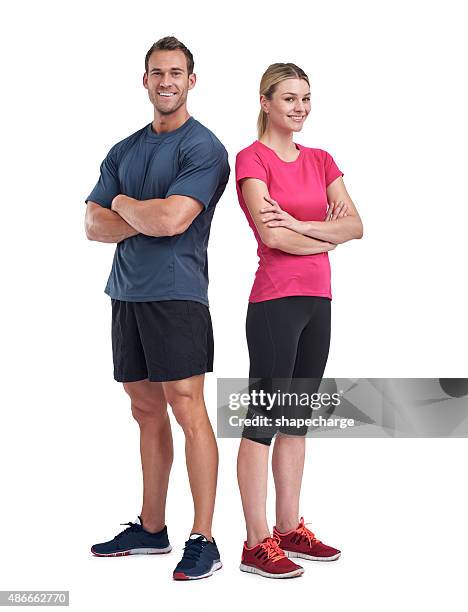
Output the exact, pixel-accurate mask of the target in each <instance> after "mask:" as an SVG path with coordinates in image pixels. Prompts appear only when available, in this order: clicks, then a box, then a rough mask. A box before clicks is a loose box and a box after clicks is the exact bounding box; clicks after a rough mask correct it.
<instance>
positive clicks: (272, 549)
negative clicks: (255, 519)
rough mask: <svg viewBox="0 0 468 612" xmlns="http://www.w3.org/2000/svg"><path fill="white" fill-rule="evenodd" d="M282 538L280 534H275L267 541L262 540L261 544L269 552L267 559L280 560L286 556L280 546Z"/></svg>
mask: <svg viewBox="0 0 468 612" xmlns="http://www.w3.org/2000/svg"><path fill="white" fill-rule="evenodd" d="M279 542H280V539H279V538H278V536H273V537H271V538H268V540H267V541H266V542H262V543H261V544H260V546H261V547H262V548H263V550H264V551H265V552H266V554H267V559H271V560H272V561H273V562H276V561H279V560H280V559H284V557H285V556H286V555H285V554H284V552H283V551H282V550H281V548H280V547H279Z"/></svg>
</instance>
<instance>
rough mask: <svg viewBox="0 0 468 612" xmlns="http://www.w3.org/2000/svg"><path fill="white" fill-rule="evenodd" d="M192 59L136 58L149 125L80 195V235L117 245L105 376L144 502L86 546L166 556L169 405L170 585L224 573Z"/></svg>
mask: <svg viewBox="0 0 468 612" xmlns="http://www.w3.org/2000/svg"><path fill="white" fill-rule="evenodd" d="M193 66H194V64H193V56H192V54H191V53H190V51H189V50H188V49H187V47H185V45H183V44H182V43H181V42H180V41H178V40H177V39H176V38H174V37H165V38H162V39H161V40H159V41H158V42H156V43H155V44H154V45H153V46H152V47H151V49H150V50H149V51H148V53H147V55H146V58H145V74H144V76H143V85H144V87H145V88H146V89H147V90H148V96H149V98H150V100H151V102H152V104H153V106H154V119H153V122H152V123H151V124H149V125H147V126H146V127H144V128H143V129H142V130H139V131H138V132H136V133H135V134H132V135H131V136H129V137H128V138H126V139H125V140H123V141H122V142H119V143H118V144H116V145H115V146H113V147H112V148H111V150H110V151H109V153H108V155H107V157H106V158H105V160H104V161H103V163H102V165H101V175H100V178H99V181H98V183H97V184H96V186H95V187H94V189H93V190H92V192H91V193H90V195H89V196H88V198H87V199H86V202H87V211H86V221H85V226H86V235H87V237H88V238H89V239H90V240H97V241H99V242H115V243H117V248H116V251H115V256H114V262H113V265H112V271H111V274H110V277H109V280H108V283H107V287H106V290H105V291H106V293H107V294H108V295H109V296H110V297H111V298H112V350H113V358H114V378H115V379H116V380H117V381H119V382H122V383H123V387H124V389H125V391H126V392H127V394H128V395H129V396H130V400H131V408H132V414H133V417H134V418H135V419H136V421H137V422H138V425H139V427H140V451H141V462H142V469H143V506H142V510H141V514H140V516H139V517H138V518H139V522H136V523H127V524H128V528H127V529H125V530H124V531H122V532H121V533H119V534H118V535H117V536H116V537H115V538H114V539H113V540H111V541H109V542H104V543H101V544H95V545H94V546H93V547H92V549H91V551H92V552H93V554H95V555H98V556H120V555H128V554H138V553H143V554H155V553H167V552H170V550H171V546H170V544H169V540H168V535H167V528H166V521H165V505H166V493H167V486H168V481H169V472H170V469H171V465H172V458H173V447H172V435H171V426H170V422H169V417H168V414H167V404H170V406H171V408H172V411H173V413H174V416H175V418H176V420H177V422H178V423H179V425H180V426H181V427H182V429H183V431H184V434H185V441H186V444H185V452H186V462H187V469H188V475H189V481H190V488H191V491H192V496H193V502H194V510H195V513H194V523H193V528H192V531H191V535H190V537H189V539H188V540H187V542H186V544H185V549H184V554H183V557H182V560H181V561H180V563H179V564H178V565H177V567H176V568H175V570H174V578H175V579H176V580H188V579H197V578H204V577H206V576H210V575H212V573H213V571H214V570H217V569H219V568H221V560H220V556H219V552H218V549H217V546H216V543H215V541H214V539H213V538H212V535H211V525H212V517H213V510H214V501H215V492H216V478H217V470H218V451H217V446H216V440H215V437H214V435H213V430H212V428H211V425H210V421H209V418H208V415H207V412H206V407H205V403H204V399H203V383H204V374H205V372H211V371H212V362H213V337H212V328H211V319H210V313H209V310H208V300H207V288H208V266H207V256H206V248H207V243H208V237H209V232H210V224H211V220H212V217H213V213H214V210H215V206H216V203H217V202H218V200H219V198H220V197H221V195H222V193H223V191H224V189H225V187H226V183H227V181H228V178H229V164H228V159H227V153H226V150H225V148H224V147H223V145H222V144H221V143H220V141H219V140H218V139H217V138H216V137H215V136H214V134H212V132H210V131H209V130H208V129H207V128H205V127H204V126H203V125H201V124H200V123H199V122H198V121H196V120H195V119H194V118H193V117H191V116H190V115H189V113H188V111H187V94H188V91H189V90H190V89H192V88H193V87H194V86H195V82H196V76H195V74H194V72H193Z"/></svg>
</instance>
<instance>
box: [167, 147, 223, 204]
mask: <svg viewBox="0 0 468 612" xmlns="http://www.w3.org/2000/svg"><path fill="white" fill-rule="evenodd" d="M228 178H229V162H228V156H227V152H226V149H225V148H224V147H223V146H222V145H217V144H216V143H214V142H212V141H210V140H207V141H203V142H200V143H198V144H196V145H195V146H193V147H191V148H190V149H189V150H188V151H187V152H186V153H185V155H184V157H183V160H182V167H181V169H180V171H179V173H178V174H177V176H176V178H175V179H174V180H173V182H172V183H171V185H170V186H169V189H168V191H167V193H166V198H167V197H169V196H171V195H183V196H187V197H189V198H194V199H195V200H198V201H199V202H200V203H201V204H203V206H204V208H205V210H206V209H207V208H208V206H209V204H210V202H211V200H212V199H213V196H214V195H215V194H216V193H217V192H218V190H219V189H224V187H225V186H226V183H227V181H228Z"/></svg>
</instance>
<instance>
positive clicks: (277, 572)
mask: <svg viewBox="0 0 468 612" xmlns="http://www.w3.org/2000/svg"><path fill="white" fill-rule="evenodd" d="M240 569H241V570H242V571H243V572H250V573H251V574H260V576H264V577H265V578H295V577H296V576H301V575H302V574H303V573H304V568H303V567H301V566H300V565H296V563H294V562H293V561H290V560H289V559H288V558H287V557H286V555H285V554H284V552H283V551H282V550H281V548H280V547H279V545H278V539H277V538H276V537H274V536H273V537H269V538H265V539H264V540H263V542H260V544H257V545H256V546H253V547H252V548H249V547H248V546H247V542H244V549H243V551H242V561H241V564H240Z"/></svg>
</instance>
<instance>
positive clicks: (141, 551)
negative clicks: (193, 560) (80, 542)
mask: <svg viewBox="0 0 468 612" xmlns="http://www.w3.org/2000/svg"><path fill="white" fill-rule="evenodd" d="M171 550H172V546H167V547H166V548H130V549H129V550H120V551H119V552H113V553H97V552H94V550H93V549H92V548H91V552H92V553H93V555H94V556H95V557H127V556H128V555H165V554H167V553H170V552H171Z"/></svg>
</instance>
